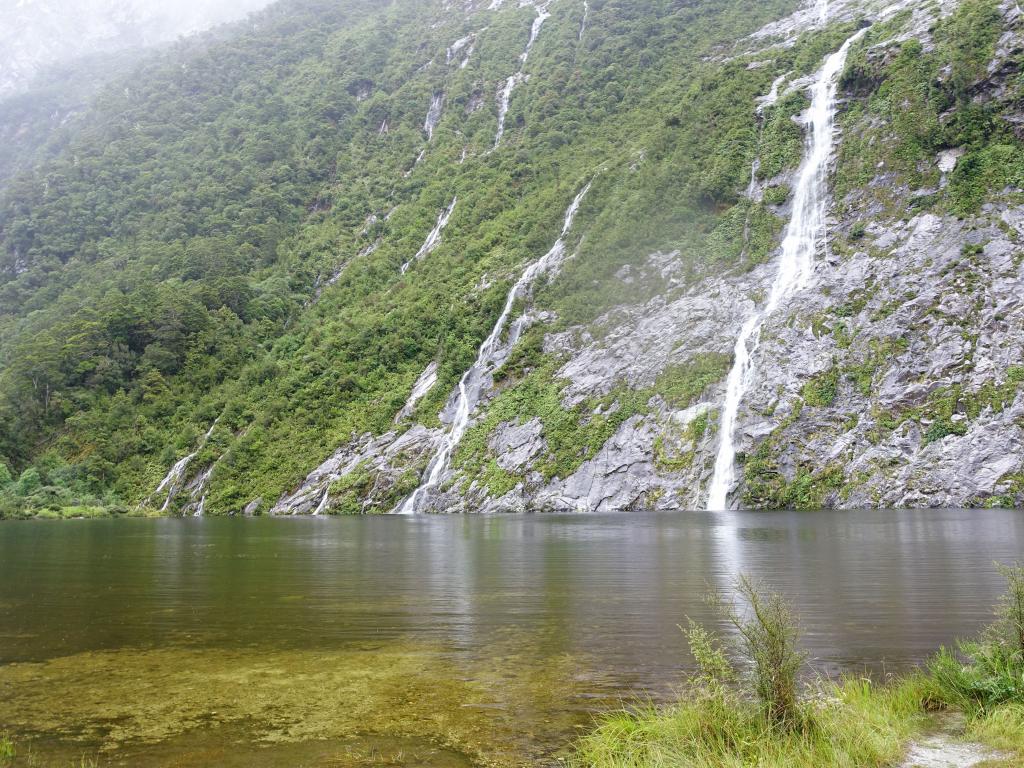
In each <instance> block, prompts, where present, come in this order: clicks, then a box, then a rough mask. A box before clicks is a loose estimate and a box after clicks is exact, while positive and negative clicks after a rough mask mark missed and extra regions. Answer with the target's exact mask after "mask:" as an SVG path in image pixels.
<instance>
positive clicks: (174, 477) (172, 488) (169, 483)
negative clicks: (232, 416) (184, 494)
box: [146, 418, 220, 512]
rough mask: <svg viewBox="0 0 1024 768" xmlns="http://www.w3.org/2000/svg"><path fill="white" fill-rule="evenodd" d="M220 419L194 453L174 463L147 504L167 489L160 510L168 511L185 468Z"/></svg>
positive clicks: (214, 423) (204, 443) (207, 432)
mask: <svg viewBox="0 0 1024 768" xmlns="http://www.w3.org/2000/svg"><path fill="white" fill-rule="evenodd" d="M219 420H220V419H219V418H218V419H216V420H214V422H213V424H211V425H210V428H209V429H208V430H206V434H205V435H203V439H202V440H200V441H199V447H198V448H196V449H195V450H194V451H192V453H190V454H188V455H187V456H183V457H182V458H180V459H178V460H177V461H176V462H175V463H174V466H173V467H171V469H170V471H169V472H168V473H167V474H166V475H165V476H164V479H163V480H161V481H160V484H159V485H158V486H157V487H156V490H155V491H153V493H152V495H151V496H150V497H149V499H147V500H146V503H147V504H148V503H149V502H150V501H151V500H152V499H153V496H157V495H159V494H161V493H163V492H164V491H165V490H166V491H167V496H166V498H165V499H164V503H163V506H161V507H160V511H161V512H166V511H167V508H168V507H170V506H171V502H172V501H174V496H175V494H176V493H177V492H178V489H179V488H180V487H181V481H182V479H183V478H184V477H185V470H186V469H188V465H189V464H190V463H191V461H192V459H194V458H195V457H196V455H197V454H198V453H199V452H200V451H201V450H203V447H204V446H205V445H206V442H207V441H208V440H209V439H210V435H212V434H213V430H214V428H215V427H216V426H217V421H219Z"/></svg>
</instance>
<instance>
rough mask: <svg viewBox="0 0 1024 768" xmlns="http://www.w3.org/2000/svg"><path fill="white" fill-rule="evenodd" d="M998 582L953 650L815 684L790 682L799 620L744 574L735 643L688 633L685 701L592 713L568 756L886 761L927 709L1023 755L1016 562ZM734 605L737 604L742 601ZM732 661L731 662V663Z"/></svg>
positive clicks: (695, 762)
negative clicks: (883, 676)
mask: <svg viewBox="0 0 1024 768" xmlns="http://www.w3.org/2000/svg"><path fill="white" fill-rule="evenodd" d="M1000 570H1001V572H1002V573H1003V575H1004V576H1006V578H1007V580H1008V583H1009V590H1008V592H1007V595H1006V597H1005V598H1004V600H1003V602H1002V604H1001V606H1000V610H999V616H998V620H997V622H996V624H995V625H993V627H992V628H990V629H989V630H988V631H986V632H985V633H984V634H983V635H982V637H981V638H979V639H978V640H976V641H974V642H972V643H967V644H964V645H962V646H961V648H962V650H963V651H964V652H965V653H964V655H963V656H962V657H958V656H955V655H954V654H953V653H952V652H949V651H942V652H940V653H939V655H938V656H936V657H935V659H934V660H933V661H931V662H930V663H929V664H928V666H927V669H926V670H924V671H922V672H918V673H915V674H912V675H910V676H908V677H906V678H904V679H899V680H890V681H888V682H886V683H885V684H883V685H876V684H873V683H872V682H871V681H870V680H867V679H847V680H844V681H841V682H839V683H830V682H818V683H816V684H814V685H813V686H809V687H807V688H806V689H805V690H804V691H803V692H802V693H801V692H800V691H799V688H798V685H797V682H796V678H797V673H798V672H799V668H800V666H801V664H802V662H803V657H802V656H801V655H800V653H799V650H798V640H799V633H798V624H797V621H796V619H795V618H794V616H793V614H792V612H791V610H790V609H789V608H788V606H787V605H786V603H785V601H784V600H783V599H782V598H781V597H780V596H779V595H777V594H773V593H771V592H768V591H766V590H765V589H763V588H762V587H759V586H758V585H757V584H755V583H754V582H752V581H750V579H748V578H746V577H740V579H739V580H738V582H737V585H736V586H737V590H738V593H737V594H738V603H737V606H727V607H726V616H727V618H728V620H729V622H730V623H731V624H732V626H733V628H734V629H735V630H736V632H737V635H735V636H734V637H736V636H738V638H739V641H738V643H737V642H736V641H735V640H734V641H733V643H732V644H731V645H730V646H728V647H723V646H722V645H720V644H719V643H718V642H717V641H716V640H715V638H714V637H713V636H712V635H711V634H710V633H709V632H708V631H707V630H705V629H704V628H703V627H700V626H698V625H695V624H693V623H692V622H691V624H690V627H689V629H688V630H687V636H688V639H689V643H690V650H691V653H692V654H693V656H694V659H695V660H696V662H697V666H698V672H697V674H695V675H694V676H693V677H692V678H691V680H690V682H689V684H688V686H687V688H686V691H685V695H684V698H685V700H684V701H682V702H681V703H679V704H675V705H672V706H669V707H665V708H663V709H655V708H651V707H642V708H639V709H634V710H627V711H621V712H616V713H612V714H610V715H607V716H605V717H603V718H602V719H601V721H600V723H599V724H598V726H597V728H596V729H595V730H594V731H593V732H592V733H591V734H589V735H587V736H585V737H583V738H582V739H581V740H580V742H579V744H578V746H577V751H576V754H575V755H574V757H573V759H572V760H571V761H570V763H571V764H572V765H574V766H579V767H580V768H582V767H583V766H587V767H588V768H655V767H657V766H670V765H686V766H693V767H694V768H705V767H706V768H711V767H712V766H715V767H718V766H740V765H757V766H764V767H765V768H793V767H794V766H796V767H801V766H803V767H806V768H822V766H847V767H848V768H858V767H863V768H868V767H869V766H871V767H875V766H881V765H894V764H897V763H898V762H899V760H900V759H901V758H902V756H903V754H904V751H905V749H906V747H907V744H908V743H909V742H910V741H911V740H912V739H913V738H915V737H917V736H920V735H922V734H923V733H925V732H927V731H928V730H929V729H930V728H933V727H934V725H933V719H932V714H933V713H934V712H936V711H943V710H950V709H954V710H960V711H962V712H963V713H964V714H965V715H966V716H967V725H966V728H965V729H964V734H963V735H964V736H965V737H966V738H969V739H976V740H979V741H981V742H982V743H984V744H986V745H988V746H990V747H992V748H996V749H999V750H1003V752H1004V754H1005V761H1003V760H996V761H993V762H986V765H992V766H1003V765H1005V766H1007V768H1009V766H1010V765H1018V764H1019V760H1020V759H1021V758H1024V730H1022V728H1021V726H1022V725H1024V685H1022V683H1021V681H1022V680H1024V569H1021V568H1019V567H1015V568H1005V567H1000ZM741 606H742V607H741ZM733 659H735V661H733Z"/></svg>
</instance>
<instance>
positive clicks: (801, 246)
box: [707, 3, 866, 511]
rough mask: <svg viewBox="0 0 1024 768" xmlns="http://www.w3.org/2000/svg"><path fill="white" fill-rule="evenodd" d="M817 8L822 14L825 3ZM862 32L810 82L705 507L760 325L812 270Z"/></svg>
mask: <svg viewBox="0 0 1024 768" xmlns="http://www.w3.org/2000/svg"><path fill="white" fill-rule="evenodd" d="M821 5H826V4H823V3H822V4H819V7H820V6H821ZM821 12H822V13H823V14H825V13H827V5H826V7H825V8H824V10H822V11H821ZM865 31H866V30H861V31H860V32H858V33H857V34H855V35H854V36H853V37H851V38H850V39H849V40H847V41H846V42H845V43H843V45H842V47H841V48H840V49H839V50H838V51H836V52H835V53H833V54H832V55H831V56H829V57H828V58H827V59H826V60H825V64H824V65H823V66H822V68H821V69H820V70H819V71H818V73H817V75H816V77H815V79H814V82H813V84H812V86H811V106H810V109H809V110H808V112H807V124H808V131H807V146H806V150H805V155H804V159H803V162H802V163H801V164H800V169H799V171H798V172H797V178H796V183H795V185H794V192H793V214H792V218H791V219H790V221H789V225H788V226H787V227H786V233H785V236H784V237H783V241H782V255H781V256H780V257H779V265H778V272H777V274H776V276H775V281H774V282H773V283H772V287H771V290H770V292H769V294H768V301H767V302H766V304H765V305H764V307H763V308H761V309H760V310H759V311H757V312H755V313H754V315H753V316H752V317H750V318H749V319H748V320H747V321H746V322H745V323H744V324H743V327H742V328H741V329H740V334H739V337H738V338H737V339H736V346H735V349H734V360H733V365H732V370H731V371H729V378H728V379H727V380H726V395H725V403H724V404H723V406H722V419H721V423H720V425H719V434H720V435H721V437H720V438H719V446H718V455H717V456H716V458H715V470H714V475H713V477H712V479H711V488H710V491H709V494H708V502H707V509H708V510H712V511H714V510H722V509H726V507H727V503H728V494H729V491H730V490H731V489H732V486H733V483H734V482H735V466H734V465H735V461H736V445H735V443H734V441H733V438H734V434H733V433H734V432H735V429H736V415H737V412H738V411H739V406H740V403H741V402H742V400H743V396H744V395H745V394H746V391H747V389H748V387H749V386H750V382H751V379H752V378H753V373H754V371H753V362H752V355H753V353H754V351H756V349H757V345H758V342H759V340H760V333H761V328H762V326H763V325H764V323H765V321H766V320H767V319H768V317H769V316H770V315H771V314H772V313H773V312H775V310H777V309H778V308H779V306H780V305H781V304H782V303H783V302H784V301H785V300H786V299H788V298H789V297H790V296H791V295H792V294H793V293H795V292H797V291H799V290H801V289H802V288H804V286H806V284H807V281H808V279H809V278H810V276H811V273H812V272H813V271H814V254H815V251H816V249H817V244H818V239H819V237H822V236H823V235H824V234H825V208H826V205H825V199H826V184H827V172H828V164H829V160H830V159H831V157H832V151H833V140H834V136H833V133H834V130H835V110H836V94H837V92H838V89H839V75H840V73H841V72H842V70H843V67H844V66H845V64H846V57H847V55H848V54H849V51H850V46H852V45H853V44H854V43H855V42H856V41H857V40H858V39H860V37H861V36H862V35H863V34H864V32H865Z"/></svg>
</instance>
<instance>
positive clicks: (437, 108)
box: [417, 93, 444, 160]
mask: <svg viewBox="0 0 1024 768" xmlns="http://www.w3.org/2000/svg"><path fill="white" fill-rule="evenodd" d="M442 109H444V94H443V93H435V94H434V96H433V98H431V100H430V109H428V110H427V119H426V120H424V121H423V130H424V131H425V132H426V134H427V141H430V140H431V139H433V138H434V129H435V128H436V127H437V124H438V122H439V121H440V120H441V110H442ZM421 157H422V153H421ZM417 160H418V158H417Z"/></svg>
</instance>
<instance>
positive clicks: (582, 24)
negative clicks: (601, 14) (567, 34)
mask: <svg viewBox="0 0 1024 768" xmlns="http://www.w3.org/2000/svg"><path fill="white" fill-rule="evenodd" d="M589 17H590V3H588V2H587V0H583V21H581V22H580V35H579V39H580V40H582V39H583V33H584V32H586V31H587V19H588V18H589Z"/></svg>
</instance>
